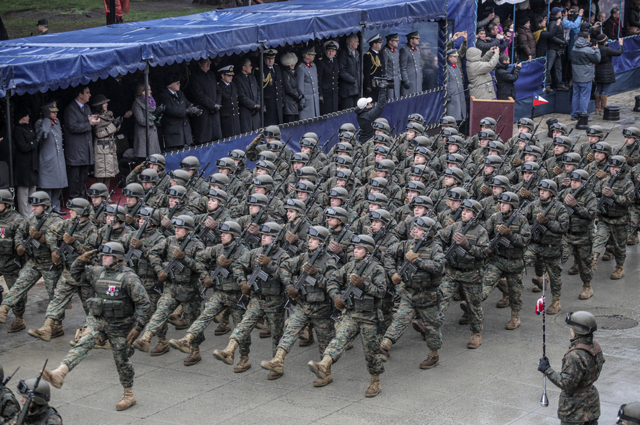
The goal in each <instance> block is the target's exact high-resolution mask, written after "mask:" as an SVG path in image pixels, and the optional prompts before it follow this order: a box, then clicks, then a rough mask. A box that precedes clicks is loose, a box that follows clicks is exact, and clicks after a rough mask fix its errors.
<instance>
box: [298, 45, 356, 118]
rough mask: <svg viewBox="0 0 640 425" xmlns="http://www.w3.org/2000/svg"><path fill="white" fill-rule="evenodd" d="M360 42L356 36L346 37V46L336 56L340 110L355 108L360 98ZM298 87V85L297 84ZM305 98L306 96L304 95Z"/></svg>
mask: <svg viewBox="0 0 640 425" xmlns="http://www.w3.org/2000/svg"><path fill="white" fill-rule="evenodd" d="M359 45H360V40H358V36H357V35H356V34H351V35H350V36H349V37H347V45H346V47H345V49H344V50H342V51H341V52H340V55H339V56H338V64H339V65H340V88H339V89H340V109H341V110H342V109H349V108H353V107H354V106H356V102H357V101H358V98H359V97H360V76H361V75H362V63H361V62H360V54H359V52H358V46H359ZM298 85H300V84H298ZM305 96H306V94H305Z"/></svg>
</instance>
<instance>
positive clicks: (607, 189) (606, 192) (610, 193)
mask: <svg viewBox="0 0 640 425" xmlns="http://www.w3.org/2000/svg"><path fill="white" fill-rule="evenodd" d="M602 194H603V195H604V196H606V197H607V198H611V197H612V196H613V195H615V194H616V193H615V192H614V191H613V189H611V188H610V187H605V188H604V189H602Z"/></svg>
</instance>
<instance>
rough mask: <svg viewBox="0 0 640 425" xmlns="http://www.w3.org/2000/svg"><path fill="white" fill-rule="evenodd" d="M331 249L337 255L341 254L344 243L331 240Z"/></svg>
mask: <svg viewBox="0 0 640 425" xmlns="http://www.w3.org/2000/svg"><path fill="white" fill-rule="evenodd" d="M329 249H330V250H331V252H333V253H334V254H336V255H340V253H341V252H342V245H340V244H339V243H337V242H334V241H331V242H329Z"/></svg>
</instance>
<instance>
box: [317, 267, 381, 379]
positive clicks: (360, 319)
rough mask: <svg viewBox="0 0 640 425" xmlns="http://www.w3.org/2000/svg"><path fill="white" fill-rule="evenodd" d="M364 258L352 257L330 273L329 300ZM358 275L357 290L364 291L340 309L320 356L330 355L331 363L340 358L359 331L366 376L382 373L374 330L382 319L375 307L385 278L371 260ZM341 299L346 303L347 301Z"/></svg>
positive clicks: (342, 289)
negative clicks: (359, 278) (340, 311)
mask: <svg viewBox="0 0 640 425" xmlns="http://www.w3.org/2000/svg"><path fill="white" fill-rule="evenodd" d="M365 261H366V260H365V259H356V258H354V259H353V260H351V261H349V262H348V263H347V264H345V265H344V266H343V267H341V268H340V269H339V270H336V271H335V272H333V273H331V275H330V277H329V279H328V282H327V292H328V294H329V296H330V297H331V299H335V298H336V297H337V296H339V295H341V292H343V291H344V290H345V289H346V288H347V287H348V286H349V285H350V282H349V277H350V276H351V275H352V274H357V272H358V269H360V267H361V266H362V265H363V263H364V262H365ZM362 277H363V278H364V284H363V285H362V287H361V288H360V289H361V290H362V292H363V293H364V295H363V299H362V300H359V299H356V298H354V299H353V306H352V307H347V308H346V309H345V310H343V312H342V314H341V315H340V319H339V320H338V325H337V329H336V336H335V337H334V338H333V339H332V340H331V342H330V343H329V346H328V347H327V349H326V350H324V355H325V356H329V357H331V359H332V360H333V363H335V362H336V361H338V359H340V356H342V354H343V353H344V351H345V349H346V347H347V345H348V344H349V342H351V341H352V340H353V339H354V338H355V337H356V336H357V335H358V333H360V338H361V339H362V347H363V349H364V358H365V361H366V362H367V370H368V371H369V374H370V375H380V374H381V373H382V372H384V366H383V364H382V359H381V358H380V355H379V354H378V347H379V345H380V340H379V338H378V332H379V330H380V325H381V324H380V321H381V319H382V318H381V317H380V316H379V314H378V312H379V310H378V309H379V308H380V307H381V303H382V298H383V297H384V296H385V294H386V287H387V279H386V277H385V273H384V269H383V268H382V266H380V264H378V262H377V261H375V260H372V261H371V262H370V263H369V265H368V266H367V268H366V269H365V270H364V272H363V273H362ZM344 302H345V303H348V301H347V300H344Z"/></svg>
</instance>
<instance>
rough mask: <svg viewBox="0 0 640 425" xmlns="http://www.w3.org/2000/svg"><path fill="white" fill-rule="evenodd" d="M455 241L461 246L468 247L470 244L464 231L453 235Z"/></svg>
mask: <svg viewBox="0 0 640 425" xmlns="http://www.w3.org/2000/svg"><path fill="white" fill-rule="evenodd" d="M453 241H454V242H455V243H457V244H458V245H460V246H461V247H463V248H464V247H466V246H468V245H469V240H468V239H467V237H466V236H465V235H463V234H462V233H456V234H454V235H453Z"/></svg>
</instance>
